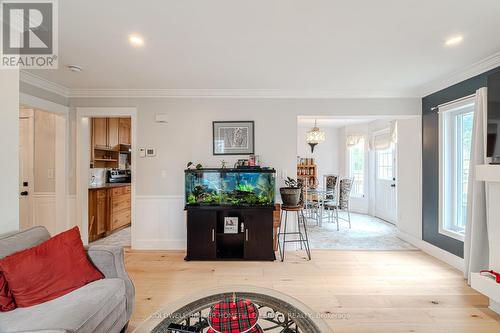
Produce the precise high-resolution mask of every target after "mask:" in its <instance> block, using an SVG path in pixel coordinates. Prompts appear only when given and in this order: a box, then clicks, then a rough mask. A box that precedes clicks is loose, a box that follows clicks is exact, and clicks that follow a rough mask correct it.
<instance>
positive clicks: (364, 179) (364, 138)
mask: <svg viewBox="0 0 500 333" xmlns="http://www.w3.org/2000/svg"><path fill="white" fill-rule="evenodd" d="M360 142H363V186H362V188H363V193H357V192H355V191H354V190H353V191H351V197H353V198H364V197H366V181H367V178H366V165H367V164H366V136H362V138H361V139H360ZM358 144H359V143H358ZM354 147H355V146H352V147H347V171H348V172H347V173H348V175H349V177H350V178H353V180H354V182H355V181H356V179H355V178H354V176H353V174H352V169H351V166H352V162H351V149H352V148H354ZM353 187H354V186H353Z"/></svg>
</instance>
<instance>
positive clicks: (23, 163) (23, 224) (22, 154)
mask: <svg viewBox="0 0 500 333" xmlns="http://www.w3.org/2000/svg"><path fill="white" fill-rule="evenodd" d="M32 184H33V117H32V113H31V114H30V110H26V111H25V110H21V111H20V117H19V227H20V229H21V230H25V229H28V228H30V227H31V226H32V223H33V221H32V206H31V205H32V200H31V194H32Z"/></svg>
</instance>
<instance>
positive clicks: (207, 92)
mask: <svg viewBox="0 0 500 333" xmlns="http://www.w3.org/2000/svg"><path fill="white" fill-rule="evenodd" d="M69 97H72V98H277V99H285V98H286V99H308V98H311V99H312V98H314V99H327V98H403V97H407V98H412V97H413V98H414V97H418V96H417V95H416V94H415V93H414V92H394V91H375V90H370V91H354V90H352V91H347V90H281V89H71V90H70V93H69Z"/></svg>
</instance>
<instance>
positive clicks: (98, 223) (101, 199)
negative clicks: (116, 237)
mask: <svg viewBox="0 0 500 333" xmlns="http://www.w3.org/2000/svg"><path fill="white" fill-rule="evenodd" d="M107 206H108V196H107V191H106V190H105V189H98V190H90V191H89V241H90V242H92V241H94V240H96V239H99V238H101V237H102V236H104V235H105V234H106V231H107V230H108V207H107Z"/></svg>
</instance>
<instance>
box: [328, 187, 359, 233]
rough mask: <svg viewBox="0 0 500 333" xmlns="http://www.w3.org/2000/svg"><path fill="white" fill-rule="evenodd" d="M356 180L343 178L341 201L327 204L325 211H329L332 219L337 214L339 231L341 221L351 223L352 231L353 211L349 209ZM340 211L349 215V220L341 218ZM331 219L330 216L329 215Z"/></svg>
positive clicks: (340, 189)
mask: <svg viewBox="0 0 500 333" xmlns="http://www.w3.org/2000/svg"><path fill="white" fill-rule="evenodd" d="M353 183H354V178H342V179H341V180H340V185H339V200H338V202H334V201H330V202H326V203H325V210H327V211H329V213H330V214H331V217H333V214H335V219H336V220H337V231H338V230H340V229H339V219H341V220H344V221H347V222H349V229H351V211H350V208H349V199H350V196H351V190H352V187H353ZM339 211H343V212H346V213H347V219H345V218H341V217H339ZM329 218H330V215H329Z"/></svg>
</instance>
